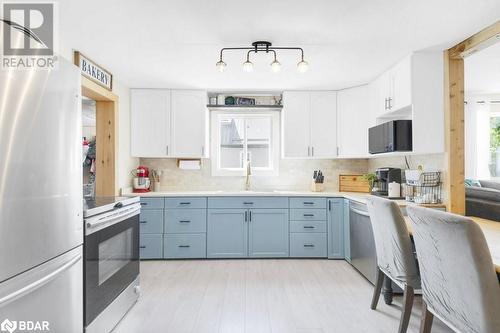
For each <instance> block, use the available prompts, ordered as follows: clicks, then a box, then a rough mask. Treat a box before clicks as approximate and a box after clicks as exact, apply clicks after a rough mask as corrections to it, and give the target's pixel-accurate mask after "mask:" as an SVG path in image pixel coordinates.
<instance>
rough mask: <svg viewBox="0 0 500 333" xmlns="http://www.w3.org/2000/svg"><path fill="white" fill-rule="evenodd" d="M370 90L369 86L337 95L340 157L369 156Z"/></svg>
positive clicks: (343, 91)
mask: <svg viewBox="0 0 500 333" xmlns="http://www.w3.org/2000/svg"><path fill="white" fill-rule="evenodd" d="M369 93H370V90H369V89H368V86H367V85H364V86H360V87H355V88H349V89H344V90H340V91H339V92H338V93H337V113H338V126H337V137H338V147H339V150H338V154H339V157H366V156H367V155H368V127H369V119H370V117H369V116H370V95H369Z"/></svg>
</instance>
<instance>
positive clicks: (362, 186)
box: [339, 175, 370, 193]
mask: <svg viewBox="0 0 500 333" xmlns="http://www.w3.org/2000/svg"><path fill="white" fill-rule="evenodd" d="M339 191H340V192H361V193H370V185H369V184H368V181H367V180H365V179H364V178H363V175H340V176H339Z"/></svg>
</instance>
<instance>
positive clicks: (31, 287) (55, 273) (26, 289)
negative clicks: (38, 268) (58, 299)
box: [0, 253, 82, 306]
mask: <svg viewBox="0 0 500 333" xmlns="http://www.w3.org/2000/svg"><path fill="white" fill-rule="evenodd" d="M81 258H82V255H81V254H80V253H79V254H77V255H76V256H74V257H73V258H72V259H70V260H68V261H67V262H66V263H65V264H63V265H61V266H59V267H58V268H57V269H55V270H53V271H52V272H51V273H49V274H47V275H45V276H44V277H43V278H41V279H39V280H36V281H34V282H32V283H30V284H28V285H26V286H24V287H22V288H20V289H18V290H16V291H14V292H12V293H10V294H8V295H6V296H4V297H2V298H0V306H2V305H3V304H5V303H8V302H10V301H13V300H15V299H18V298H20V297H22V296H24V295H26V294H29V293H31V292H33V291H34V290H35V289H38V288H40V287H41V286H43V285H44V284H47V283H48V282H50V281H51V280H53V279H54V278H56V277H57V276H58V275H59V274H61V273H62V272H64V271H65V270H67V269H68V268H70V267H71V266H73V265H74V264H75V263H77V262H78V261H79V260H80V259H81Z"/></svg>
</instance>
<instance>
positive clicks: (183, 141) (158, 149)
mask: <svg viewBox="0 0 500 333" xmlns="http://www.w3.org/2000/svg"><path fill="white" fill-rule="evenodd" d="M206 96H207V94H206V92H203V91H193V90H188V91H182V90H174V91H171V90H166V89H131V92H130V100H131V104H130V109H131V126H130V128H131V135H130V136H131V154H132V156H134V157H191V158H199V157H205V156H206V154H207V151H206V142H207V135H208V134H207V130H206V126H207V108H206V100H207V97H206Z"/></svg>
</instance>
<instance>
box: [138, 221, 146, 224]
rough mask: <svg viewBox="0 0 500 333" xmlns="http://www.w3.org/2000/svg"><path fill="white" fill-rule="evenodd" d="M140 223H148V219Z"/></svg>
mask: <svg viewBox="0 0 500 333" xmlns="http://www.w3.org/2000/svg"><path fill="white" fill-rule="evenodd" d="M139 223H142V224H144V223H148V221H139Z"/></svg>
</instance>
